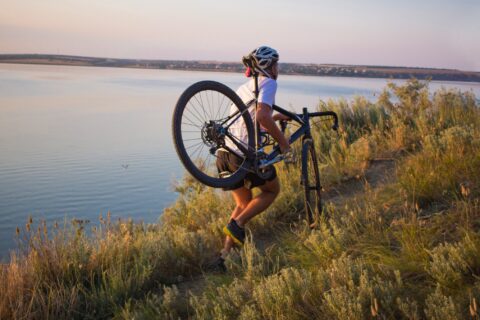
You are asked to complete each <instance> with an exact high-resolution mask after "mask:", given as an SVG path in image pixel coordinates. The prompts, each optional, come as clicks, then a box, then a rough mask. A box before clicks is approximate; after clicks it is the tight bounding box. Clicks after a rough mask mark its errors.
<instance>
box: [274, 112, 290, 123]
mask: <svg viewBox="0 0 480 320" xmlns="http://www.w3.org/2000/svg"><path fill="white" fill-rule="evenodd" d="M272 118H273V121H278V120H290V117H289V116H286V115H284V114H281V113H275V114H274V115H273V116H272Z"/></svg>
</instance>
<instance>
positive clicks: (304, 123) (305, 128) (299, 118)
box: [262, 105, 338, 167]
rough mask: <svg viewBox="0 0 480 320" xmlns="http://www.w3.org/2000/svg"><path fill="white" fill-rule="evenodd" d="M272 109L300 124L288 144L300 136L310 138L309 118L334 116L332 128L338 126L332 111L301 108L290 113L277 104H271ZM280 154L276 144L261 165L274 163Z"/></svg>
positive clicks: (336, 118)
mask: <svg viewBox="0 0 480 320" xmlns="http://www.w3.org/2000/svg"><path fill="white" fill-rule="evenodd" d="M273 110H275V111H277V112H279V113H281V114H283V115H285V116H287V117H289V118H290V119H291V120H292V121H296V122H297V123H299V124H300V125H301V126H300V128H298V129H297V130H296V131H295V132H294V133H293V134H292V135H291V136H290V139H289V141H288V143H289V144H292V143H294V142H295V141H297V140H298V139H299V138H300V137H306V138H311V133H310V118H314V117H333V118H334V125H333V126H332V129H333V130H337V128H338V116H337V114H336V113H335V112H333V111H322V112H308V110H307V108H303V109H302V111H303V112H302V113H301V114H295V113H291V112H289V111H287V110H285V109H283V108H281V107H279V106H277V105H273ZM279 154H280V147H279V146H276V147H275V148H274V149H273V151H272V152H270V153H269V154H268V155H267V157H266V161H265V163H263V164H262V167H263V166H268V165H271V164H273V163H275V162H276V161H275V159H276V158H277V156H278V155H279Z"/></svg>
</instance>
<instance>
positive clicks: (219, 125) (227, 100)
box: [172, 81, 255, 188]
mask: <svg viewBox="0 0 480 320" xmlns="http://www.w3.org/2000/svg"><path fill="white" fill-rule="evenodd" d="M238 121H240V127H241V129H239V127H238V126H239V123H238ZM242 121H243V124H242V123H241V122H242ZM234 122H235V123H236V126H235V129H233V128H230V126H231V125H232V123H234ZM172 131H173V142H174V145H175V149H176V151H177V154H178V156H179V157H180V160H181V161H182V163H183V165H184V166H185V168H186V169H187V171H188V172H189V173H190V174H191V175H192V176H193V177H194V178H196V179H197V180H198V181H200V182H201V183H203V184H206V185H207V186H210V187H214V188H228V187H231V186H233V185H235V184H236V183H238V182H240V180H242V179H243V178H244V177H245V174H246V173H247V169H249V168H248V166H249V161H248V158H249V157H247V154H246V153H248V152H247V151H245V150H253V149H254V143H255V142H254V138H253V136H254V129H253V123H252V119H251V117H250V114H249V112H248V110H247V108H246V106H245V104H244V103H243V102H242V100H241V99H240V98H239V97H238V95H237V94H236V93H235V92H234V91H232V90H231V89H230V88H229V87H227V86H225V85H223V84H221V83H219V82H215V81H200V82H197V83H195V84H193V85H191V86H190V87H188V88H187V89H186V90H185V91H184V92H183V94H182V95H181V96H180V98H179V99H178V101H177V105H176V106H175V111H174V113H173V122H172ZM245 136H246V137H245ZM245 140H247V141H245ZM242 141H243V142H242ZM238 144H241V145H242V146H243V147H244V151H243V152H242V151H240V149H239V148H238ZM229 146H230V147H229ZM232 146H233V147H234V148H235V147H236V148H237V149H238V150H235V151H236V152H235V153H236V155H237V156H238V157H239V158H240V161H238V162H237V163H236V166H235V167H236V168H237V169H236V171H235V172H233V173H230V174H222V175H221V176H220V175H219V173H218V170H217V168H216V161H217V153H218V152H222V151H219V149H221V148H223V149H225V148H227V149H229V148H230V149H232V148H231V147H232Z"/></svg>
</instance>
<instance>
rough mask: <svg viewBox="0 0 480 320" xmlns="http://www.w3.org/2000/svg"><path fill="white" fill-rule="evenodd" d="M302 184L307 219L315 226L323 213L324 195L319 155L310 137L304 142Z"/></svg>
mask: <svg viewBox="0 0 480 320" xmlns="http://www.w3.org/2000/svg"><path fill="white" fill-rule="evenodd" d="M302 185H303V188H304V203H305V214H306V219H307V222H308V224H309V226H310V227H312V228H313V227H314V226H315V225H316V222H317V221H318V220H319V217H320V215H321V213H322V195H321V189H322V186H321V184H320V173H319V170H318V161H317V155H316V153H315V147H314V145H313V141H312V139H310V138H307V139H304V140H303V142H302Z"/></svg>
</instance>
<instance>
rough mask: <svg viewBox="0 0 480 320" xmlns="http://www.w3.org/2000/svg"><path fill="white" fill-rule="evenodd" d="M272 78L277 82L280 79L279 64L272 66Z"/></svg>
mask: <svg viewBox="0 0 480 320" xmlns="http://www.w3.org/2000/svg"><path fill="white" fill-rule="evenodd" d="M272 77H273V79H275V80H277V78H278V62H275V63H274V64H272Z"/></svg>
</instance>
